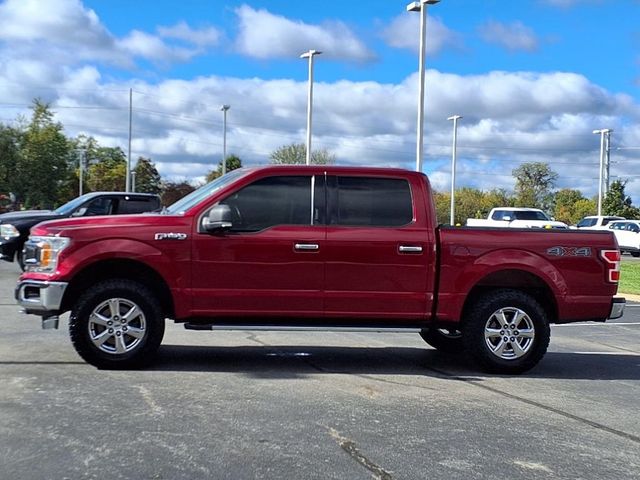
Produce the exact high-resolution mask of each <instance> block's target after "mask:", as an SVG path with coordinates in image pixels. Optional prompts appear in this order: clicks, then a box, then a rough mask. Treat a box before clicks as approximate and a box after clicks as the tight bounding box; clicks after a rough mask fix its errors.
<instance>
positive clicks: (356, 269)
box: [325, 175, 435, 321]
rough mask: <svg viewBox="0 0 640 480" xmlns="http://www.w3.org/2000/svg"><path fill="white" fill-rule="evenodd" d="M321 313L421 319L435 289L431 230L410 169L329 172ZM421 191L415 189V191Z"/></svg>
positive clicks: (349, 316) (419, 192)
mask: <svg viewBox="0 0 640 480" xmlns="http://www.w3.org/2000/svg"><path fill="white" fill-rule="evenodd" d="M327 182H328V198H329V210H328V211H329V220H328V226H327V241H326V249H325V258H326V292H325V314H326V315H327V316H329V317H336V318H340V317H345V318H361V319H362V320H367V319H397V320H412V321H419V320H424V319H425V318H426V316H427V312H430V309H431V304H432V297H433V277H434V275H433V268H432V267H433V266H434V262H435V259H434V248H433V243H434V241H435V240H434V232H433V230H432V229H429V228H427V222H426V220H425V216H426V211H427V209H426V206H425V205H416V206H415V208H414V203H413V200H412V198H413V194H414V193H413V192H416V191H417V194H416V198H424V195H426V193H425V192H426V190H424V186H423V185H421V184H420V182H419V181H418V177H412V182H410V181H409V179H407V178H401V177H398V178H386V177H366V176H346V175H338V176H335V177H329V178H328V179H327ZM418 195H421V196H418Z"/></svg>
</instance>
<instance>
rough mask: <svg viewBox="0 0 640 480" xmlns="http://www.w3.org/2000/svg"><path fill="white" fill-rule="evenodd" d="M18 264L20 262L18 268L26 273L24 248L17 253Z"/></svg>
mask: <svg viewBox="0 0 640 480" xmlns="http://www.w3.org/2000/svg"><path fill="white" fill-rule="evenodd" d="M16 262H18V266H19V267H20V270H22V271H23V272H24V258H23V256H22V248H20V250H18V251H17V252H16Z"/></svg>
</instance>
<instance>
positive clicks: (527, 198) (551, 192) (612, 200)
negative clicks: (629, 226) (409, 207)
mask: <svg viewBox="0 0 640 480" xmlns="http://www.w3.org/2000/svg"><path fill="white" fill-rule="evenodd" d="M511 174H512V175H513V177H514V178H515V188H514V191H513V192H508V191H507V190H504V189H492V190H489V191H483V190H479V189H477V188H470V187H463V188H459V189H456V194H455V220H454V222H455V224H460V225H464V224H465V222H466V219H467V218H487V215H488V214H489V212H490V211H491V209H492V208H494V207H531V208H540V209H541V210H544V211H545V212H547V213H548V214H549V215H551V216H552V217H554V218H555V219H556V220H558V221H560V222H565V223H567V224H569V225H572V224H576V223H578V221H580V219H581V218H583V217H586V216H588V215H595V214H596V213H597V209H598V207H597V197H593V198H586V197H585V196H584V195H583V194H582V192H581V191H580V190H576V189H571V188H562V189H558V190H556V189H555V184H556V181H557V179H558V174H557V173H556V172H554V171H553V170H552V169H551V168H550V167H549V165H548V164H547V163H544V162H531V163H523V164H522V165H520V166H519V167H517V168H515V169H513V171H512V172H511ZM625 185H626V181H625V180H616V181H614V182H613V183H611V185H610V186H609V190H608V192H607V194H606V195H605V196H604V199H603V201H602V213H603V215H616V216H621V217H625V218H629V219H632V218H640V209H638V208H637V207H635V206H633V204H632V201H631V198H630V197H629V196H628V195H627V194H626V193H625V191H624V190H625ZM434 197H435V204H436V213H437V216H438V221H439V222H440V223H449V220H450V214H449V209H450V203H451V195H450V193H448V192H447V193H443V192H435V193H434Z"/></svg>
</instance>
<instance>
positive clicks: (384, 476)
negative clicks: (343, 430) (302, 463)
mask: <svg viewBox="0 0 640 480" xmlns="http://www.w3.org/2000/svg"><path fill="white" fill-rule="evenodd" d="M329 435H331V437H333V439H334V440H335V441H336V442H338V445H339V446H340V448H342V449H343V450H344V451H345V452H347V454H349V456H350V457H351V458H352V459H354V460H355V461H356V462H357V463H358V464H360V465H362V466H363V467H364V468H366V469H367V470H369V471H370V472H371V473H373V475H374V478H376V479H378V480H393V477H392V476H391V474H390V473H389V472H387V471H386V470H385V469H384V468H382V467H380V466H379V465H376V464H375V463H373V462H372V461H371V460H369V459H368V458H367V457H365V456H364V455H363V454H362V453H361V452H360V450H358V447H357V446H356V444H355V442H354V441H353V440H349V439H348V438H346V437H343V436H342V435H340V432H338V431H337V430H336V429H335V428H331V427H329Z"/></svg>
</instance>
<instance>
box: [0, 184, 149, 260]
mask: <svg viewBox="0 0 640 480" xmlns="http://www.w3.org/2000/svg"><path fill="white" fill-rule="evenodd" d="M160 208H161V206H160V197H159V196H158V195H154V194H150V193H129V192H92V193H87V194H85V195H81V196H80V197H78V198H74V199H73V200H70V201H69V202H67V203H65V204H64V205H61V206H60V207H58V208H56V209H55V210H18V211H15V212H10V213H4V214H1V215H0V258H1V259H2V260H5V261H7V262H13V259H14V257H15V258H16V260H17V261H18V264H19V265H20V268H22V269H23V270H24V261H23V258H22V247H23V245H24V242H25V241H26V240H27V238H28V237H29V230H31V227H33V226H34V225H37V224H38V223H40V222H44V221H45V220H53V219H58V218H67V217H90V216H93V215H122V214H125V213H143V212H151V211H153V210H160Z"/></svg>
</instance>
